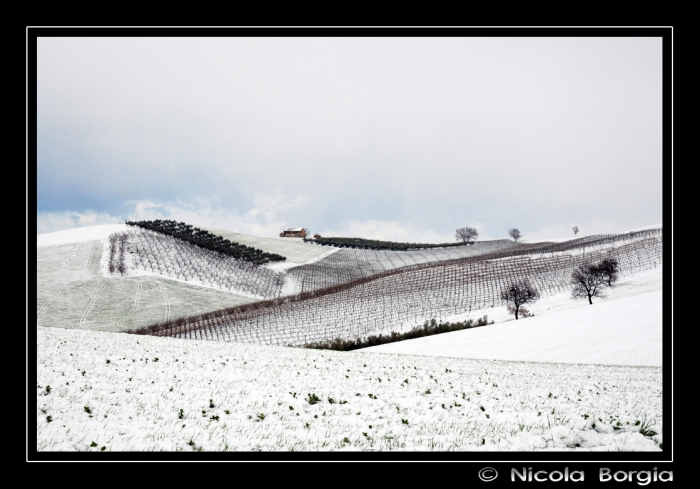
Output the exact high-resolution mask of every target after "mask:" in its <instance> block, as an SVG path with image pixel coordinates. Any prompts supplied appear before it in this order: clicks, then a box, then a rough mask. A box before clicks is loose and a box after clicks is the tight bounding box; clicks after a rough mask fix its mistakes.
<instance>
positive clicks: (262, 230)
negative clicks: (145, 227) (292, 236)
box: [37, 193, 307, 236]
mask: <svg viewBox="0 0 700 489" xmlns="http://www.w3.org/2000/svg"><path fill="white" fill-rule="evenodd" d="M217 203H218V202H217V201H213V202H210V201H207V200H204V199H194V200H191V201H186V202H183V201H177V202H155V201H150V200H139V201H129V202H125V203H124V207H125V208H126V209H128V210H127V211H126V212H124V213H122V214H119V215H110V214H99V213H96V212H93V211H86V212H82V213H81V212H43V213H38V214H37V234H42V233H50V232H53V231H62V230H64V229H73V228H78V227H84V226H94V225H97V224H117V223H124V221H126V220H130V221H145V220H154V219H172V220H175V221H178V222H180V221H182V222H186V223H188V224H194V225H195V226H209V227H216V228H222V229H226V230H229V231H234V232H239V233H244V234H252V235H255V236H278V235H279V233H280V231H281V230H282V229H284V228H285V227H289V226H291V225H296V224H295V223H294V222H288V221H287V220H285V219H284V217H283V214H284V213H291V212H294V211H296V210H297V209H300V208H301V207H303V206H304V205H306V203H307V199H305V198H304V197H293V198H287V197H286V196H284V195H281V194H280V195H268V194H262V193H258V194H256V195H255V198H254V199H253V205H254V207H253V208H252V209H249V210H248V211H246V212H242V213H240V212H236V211H235V210H232V209H228V208H225V207H222V206H219V205H217Z"/></svg>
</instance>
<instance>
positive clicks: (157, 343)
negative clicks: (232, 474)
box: [36, 328, 663, 451]
mask: <svg viewBox="0 0 700 489" xmlns="http://www.w3.org/2000/svg"><path fill="white" fill-rule="evenodd" d="M37 335H38V340H37V355H38V359H37V367H38V372H37V385H36V393H37V413H36V415H37V442H38V448H39V450H53V451H59V450H67V451H72V450H78V451H131V450H156V451H158V450H165V451H193V450H217V451H236V450H279V451H289V450H295V451H302V450H309V451H315V450H370V451H380V450H438V451H447V450H524V451H531V450H577V451H618V450H621V451H634V450H647V451H658V450H660V449H662V448H663V418H662V411H661V400H662V391H661V369H660V368H654V367H628V366H600V365H576V364H569V365H567V364H555V363H528V362H508V361H491V360H467V359H450V358H429V357H416V356H407V355H379V354H371V353H359V352H353V353H340V352H321V351H316V350H305V349H296V348H283V347H265V346H261V345H242V344H231V343H224V342H219V343H215V342H210V341H197V340H189V341H183V340H178V339H174V338H158V337H149V336H134V335H124V334H116V333H103V332H96V331H81V330H69V329H58V328H37Z"/></svg>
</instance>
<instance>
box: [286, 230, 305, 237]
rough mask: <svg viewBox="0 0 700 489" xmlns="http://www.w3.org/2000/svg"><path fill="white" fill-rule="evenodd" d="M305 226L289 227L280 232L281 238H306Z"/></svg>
mask: <svg viewBox="0 0 700 489" xmlns="http://www.w3.org/2000/svg"><path fill="white" fill-rule="evenodd" d="M305 237H306V231H304V228H289V229H285V230H284V231H282V232H281V233H280V238H305Z"/></svg>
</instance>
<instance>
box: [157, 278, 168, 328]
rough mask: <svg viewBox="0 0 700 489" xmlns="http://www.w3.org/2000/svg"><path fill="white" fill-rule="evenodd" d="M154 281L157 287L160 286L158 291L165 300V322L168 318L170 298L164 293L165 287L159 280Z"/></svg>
mask: <svg viewBox="0 0 700 489" xmlns="http://www.w3.org/2000/svg"><path fill="white" fill-rule="evenodd" d="M156 283H157V284H158V287H160V293H161V294H163V300H164V301H165V321H166V322H167V321H168V319H170V300H169V299H168V296H167V295H166V294H165V287H163V284H161V283H160V280H156Z"/></svg>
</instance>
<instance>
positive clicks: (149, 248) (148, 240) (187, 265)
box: [110, 229, 285, 299]
mask: <svg viewBox="0 0 700 489" xmlns="http://www.w3.org/2000/svg"><path fill="white" fill-rule="evenodd" d="M115 236H118V237H120V238H122V242H123V243H124V244H123V245H122V246H121V247H120V249H119V250H120V251H126V253H124V260H123V262H122V266H123V268H124V270H125V272H124V273H126V271H127V270H129V269H136V270H137V271H138V270H143V271H150V272H151V273H157V274H159V275H162V276H165V277H169V278H173V279H181V280H184V281H185V282H186V281H188V280H190V281H192V280H196V281H198V282H200V283H202V284H204V285H208V286H210V287H216V288H219V289H224V290H228V291H232V292H237V293H242V294H246V295H250V296H253V297H256V298H261V299H268V298H272V297H279V296H280V295H282V292H283V290H284V284H285V276H284V274H283V273H280V272H277V271H273V270H270V269H269V268H265V267H259V266H256V265H253V264H252V263H250V262H248V261H244V260H238V259H235V258H233V257H231V256H228V255H225V254H223V253H217V252H215V251H211V250H207V249H204V248H200V247H198V246H195V245H193V244H192V243H188V242H186V241H183V240H180V239H177V238H174V237H172V236H167V235H165V234H161V233H157V232H154V231H149V230H144V229H132V230H129V231H126V232H123V233H119V234H116V235H115ZM113 250H114V245H111V246H110V255H111V254H113ZM110 272H111V273H114V272H113V271H110ZM124 273H122V275H123V274H124Z"/></svg>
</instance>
